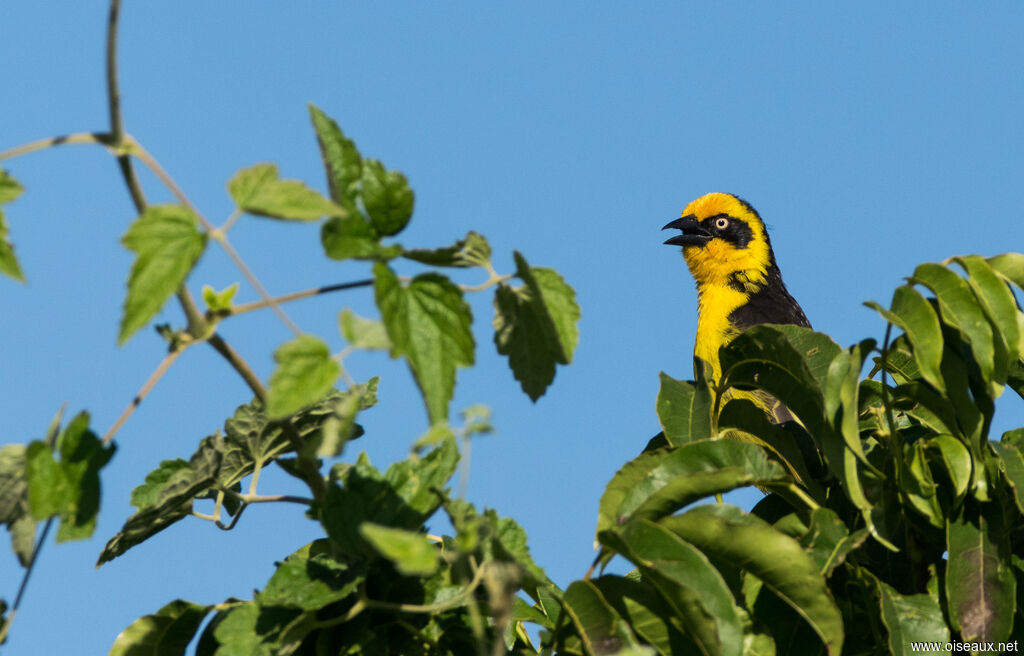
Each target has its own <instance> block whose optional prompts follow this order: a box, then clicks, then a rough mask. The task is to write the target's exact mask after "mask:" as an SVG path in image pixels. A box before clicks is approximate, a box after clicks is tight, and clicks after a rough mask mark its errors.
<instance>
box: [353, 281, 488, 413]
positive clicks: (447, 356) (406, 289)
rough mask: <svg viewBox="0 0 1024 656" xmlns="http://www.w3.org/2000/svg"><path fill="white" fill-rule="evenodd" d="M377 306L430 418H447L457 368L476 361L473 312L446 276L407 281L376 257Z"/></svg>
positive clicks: (395, 353)
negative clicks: (405, 283) (399, 279)
mask: <svg viewBox="0 0 1024 656" xmlns="http://www.w3.org/2000/svg"><path fill="white" fill-rule="evenodd" d="M373 271H374V291H375V294H376V300H377V307H378V309H380V314H381V318H382V319H383V321H384V326H385V328H387V332H388V338H389V339H390V340H391V345H392V348H391V357H398V356H400V355H404V356H405V358H406V360H407V361H408V363H409V368H410V369H411V370H412V374H413V377H415V379H416V384H417V385H419V388H420V393H421V394H422V396H423V400H424V402H425V403H426V406H427V414H428V415H429V417H430V422H431V423H435V422H437V421H441V420H444V419H447V418H448V404H449V402H450V401H451V398H452V394H453V392H454V389H455V368H456V367H458V366H463V367H468V366H472V365H473V360H474V353H473V351H474V348H475V343H474V341H473V333H472V331H471V330H470V327H471V326H472V323H473V315H472V313H471V311H470V309H469V305H467V304H466V301H465V300H464V299H463V297H462V291H461V290H460V289H459V288H458V287H456V286H455V284H453V283H452V281H451V280H449V279H448V278H446V277H444V276H442V275H439V274H436V273H425V274H421V275H418V276H416V277H415V278H413V280H412V282H411V283H410V284H409V285H408V286H403V285H402V284H401V283H400V282H399V281H398V276H396V275H395V273H394V272H393V271H392V270H391V269H390V268H388V267H387V265H385V264H383V263H381V262H378V263H377V264H375V265H374V267H373Z"/></svg>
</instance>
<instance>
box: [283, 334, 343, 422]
mask: <svg viewBox="0 0 1024 656" xmlns="http://www.w3.org/2000/svg"><path fill="white" fill-rule="evenodd" d="M274 361H275V362H277V367H276V368H275V369H274V373H273V375H272V376H271V377H270V385H269V389H268V390H267V416H268V417H270V418H271V419H282V418H284V417H288V416H290V415H293V414H295V413H296V412H298V411H299V410H301V409H302V408H304V407H306V406H308V405H311V404H313V403H315V402H317V401H319V400H320V399H321V398H323V396H324V394H326V393H327V392H328V391H329V390H330V389H331V387H333V386H334V381H336V380H337V379H338V376H339V375H341V365H339V364H338V363H337V362H336V361H335V360H334V359H333V358H332V357H331V351H330V349H329V348H328V347H327V344H325V343H324V342H323V341H322V340H321V339H319V338H317V337H314V336H313V335H300V336H299V337H296V338H295V339H293V340H292V341H290V342H287V343H286V344H284V345H282V346H281V347H280V348H278V349H277V350H276V351H274Z"/></svg>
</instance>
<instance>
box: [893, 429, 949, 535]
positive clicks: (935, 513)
mask: <svg viewBox="0 0 1024 656" xmlns="http://www.w3.org/2000/svg"><path fill="white" fill-rule="evenodd" d="M903 452H904V454H903V475H902V476H901V479H900V480H901V482H902V486H903V491H904V493H905V494H906V497H907V500H908V501H910V505H911V506H912V507H913V508H914V509H915V510H917V511H918V512H919V513H921V515H922V516H923V517H924V518H925V519H927V520H928V521H929V522H930V523H931V524H932V526H934V527H936V528H943V527H944V526H945V520H946V516H945V512H943V510H942V506H941V505H940V504H939V499H938V496H937V489H938V486H937V485H936V484H935V481H934V480H933V479H932V473H931V469H930V468H929V466H928V456H927V455H926V454H925V451H924V442H923V441H922V440H918V441H916V442H914V443H913V444H907V445H905V446H904V448H903Z"/></svg>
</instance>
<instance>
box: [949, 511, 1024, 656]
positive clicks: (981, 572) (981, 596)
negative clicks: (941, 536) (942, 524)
mask: <svg viewBox="0 0 1024 656" xmlns="http://www.w3.org/2000/svg"><path fill="white" fill-rule="evenodd" d="M1002 532H1003V527H1002V526H1001V509H1000V508H997V507H992V506H991V505H988V506H987V507H984V508H983V509H981V510H979V509H978V508H977V507H976V505H975V504H973V503H966V504H964V506H962V510H961V512H960V513H958V514H957V515H956V516H955V517H952V518H950V519H949V521H948V522H947V525H946V547H947V549H948V552H949V557H948V559H947V561H946V562H947V565H946V597H947V599H948V600H949V602H948V604H949V606H948V608H949V620H950V624H951V625H952V626H953V628H954V629H955V630H957V631H958V632H959V633H960V635H961V638H962V640H964V642H978V641H981V642H986V641H990V640H991V641H997V642H998V641H1002V640H1005V639H1006V637H1007V636H1008V635H1009V634H1010V628H1011V626H1012V625H1013V618H1014V606H1015V602H1016V579H1015V578H1014V576H1013V572H1012V571H1011V569H1010V566H1009V554H1008V552H1007V551H1006V550H1005V547H1004V548H1003V549H1001V548H1000V543H1002V542H1004V540H1005V537H1004V536H1003V535H1002Z"/></svg>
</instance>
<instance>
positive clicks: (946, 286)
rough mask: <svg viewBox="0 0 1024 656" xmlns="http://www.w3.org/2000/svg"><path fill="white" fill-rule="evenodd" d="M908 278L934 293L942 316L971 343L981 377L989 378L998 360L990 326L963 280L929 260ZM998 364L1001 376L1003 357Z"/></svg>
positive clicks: (989, 379) (986, 379)
mask: <svg viewBox="0 0 1024 656" xmlns="http://www.w3.org/2000/svg"><path fill="white" fill-rule="evenodd" d="M911 280H912V281H913V282H919V283H921V284H923V285H924V286H925V287H927V288H928V289H930V290H932V292H934V293H935V298H936V299H938V301H939V311H940V312H941V314H942V319H943V320H944V321H945V322H946V323H948V324H949V325H951V326H953V327H954V328H956V329H957V330H958V331H960V334H961V335H962V336H963V338H964V340H966V341H967V343H968V344H970V345H971V350H972V351H973V353H974V358H975V360H976V361H977V363H978V367H979V369H980V370H981V375H982V377H983V378H984V379H985V381H987V382H991V381H993V380H994V376H995V374H996V370H997V364H998V363H996V348H995V344H994V341H993V340H994V337H993V334H992V326H991V325H989V322H988V319H987V318H986V317H985V313H984V311H983V310H982V309H981V306H980V304H979V301H978V299H977V297H976V296H975V295H974V292H972V291H971V288H970V286H969V285H968V284H967V281H966V280H964V279H963V278H961V277H960V276H958V275H957V274H956V273H954V272H953V271H951V270H949V269H947V268H946V267H944V266H942V265H940V264H935V263H932V262H926V263H925V264H921V265H920V266H918V267H917V268H916V269H915V270H914V276H913V278H912V279H911ZM1000 368H1001V369H1002V374H1003V375H1002V377H1003V380H1005V372H1006V362H1005V361H1004V362H1003V363H1002V367H1000Z"/></svg>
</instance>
